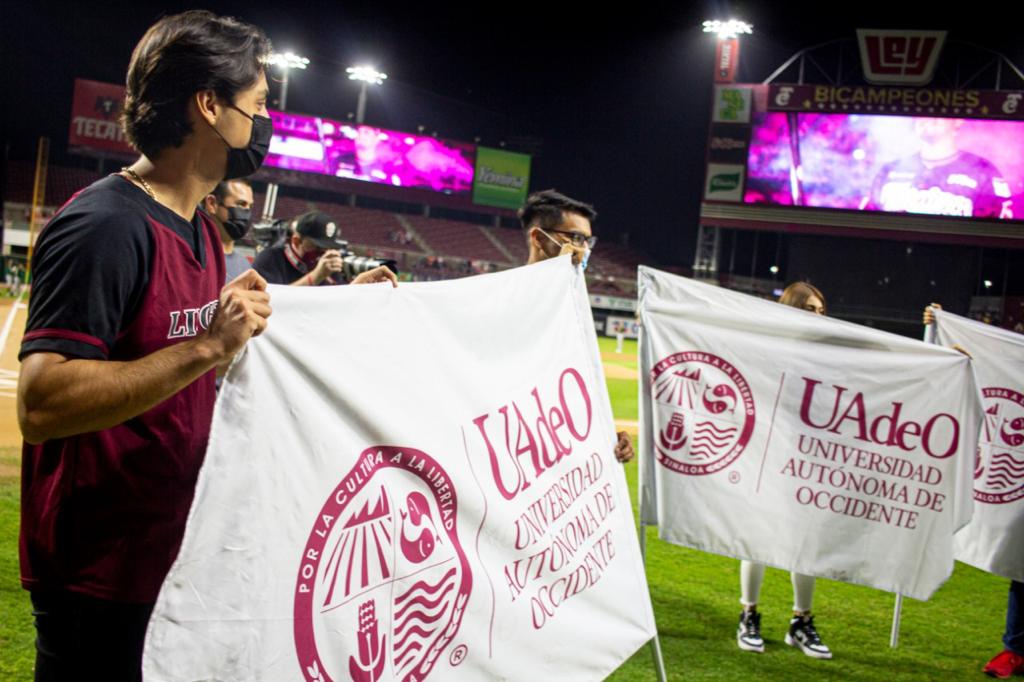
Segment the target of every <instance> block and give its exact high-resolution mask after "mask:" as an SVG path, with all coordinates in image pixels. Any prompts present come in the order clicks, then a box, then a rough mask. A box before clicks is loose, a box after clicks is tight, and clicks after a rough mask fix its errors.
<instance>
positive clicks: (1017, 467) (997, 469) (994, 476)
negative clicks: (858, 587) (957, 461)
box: [931, 310, 1024, 582]
mask: <svg viewBox="0 0 1024 682" xmlns="http://www.w3.org/2000/svg"><path fill="white" fill-rule="evenodd" d="M935 319H936V323H935V325H934V330H935V333H934V334H932V335H931V336H932V340H934V341H935V343H938V344H941V345H943V346H952V345H953V344H959V345H960V346H961V347H962V348H963V349H964V350H966V351H967V352H968V353H970V354H971V356H972V357H973V358H974V362H973V364H974V371H975V373H976V374H977V376H978V384H979V386H980V387H981V395H982V401H983V405H984V409H985V419H984V422H983V424H982V428H981V433H980V435H979V439H978V452H977V459H976V461H975V464H974V517H973V518H972V519H971V523H970V524H968V525H967V527H966V528H964V529H963V530H961V531H960V532H959V533H957V534H956V543H957V544H956V558H957V559H959V560H960V561H963V562H964V563H968V564H971V565H972V566H977V567H978V568H980V569H982V570H983V571H988V572H990V573H995V574H996V575H1001V576H1003V577H1005V578H1011V579H1013V580H1017V581H1022V582H1024V336H1021V335H1020V334H1016V333H1014V332H1010V331H1006V330H1005V329H999V328H997V327H993V326H992V325H988V324H981V323H980V322H974V321H972V320H968V319H967V318H964V317H960V316H959V315H953V314H952V313H947V312H944V311H941V310H936V311H935Z"/></svg>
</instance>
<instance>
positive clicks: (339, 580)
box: [295, 446, 473, 682]
mask: <svg viewBox="0 0 1024 682" xmlns="http://www.w3.org/2000/svg"><path fill="white" fill-rule="evenodd" d="M457 513H458V503H457V497H456V491H455V489H454V488H453V486H452V482H451V479H450V478H449V477H448V475H447V473H446V472H445V471H444V469H442V468H441V465H440V464H438V463H437V461H436V460H434V459H433V458H432V457H430V456H429V455H427V454H426V453H424V452H421V451H419V450H414V449H412V448H397V447H391V446H377V447H371V448H368V449H367V450H365V451H363V453H362V454H361V455H360V456H359V459H358V460H357V462H356V464H355V466H354V467H353V468H352V470H351V471H350V472H349V473H348V474H347V475H346V476H345V477H344V478H342V479H341V482H340V483H338V485H337V487H335V489H334V490H333V491H332V493H331V495H330V497H329V498H328V499H327V501H326V502H325V503H324V505H323V507H322V509H321V510H320V512H319V513H318V514H317V516H316V518H315V519H314V520H313V529H312V531H311V532H310V535H309V540H308V541H307V542H306V545H305V548H304V549H303V553H302V556H301V557H300V560H299V569H298V577H297V579H296V584H295V649H296V653H297V655H298V662H299V666H300V668H301V670H302V675H303V678H304V679H306V680H308V681H310V682H313V681H316V682H328V681H329V680H351V681H352V682H376V681H377V680H380V679H393V680H403V682H417V681H419V680H424V679H426V678H427V676H428V675H430V673H431V671H433V670H434V669H435V668H436V666H437V664H438V661H439V657H440V654H441V653H442V652H443V651H444V650H445V649H446V647H448V645H449V644H450V643H451V641H452V639H453V638H454V637H455V635H456V634H457V633H458V631H459V626H460V625H461V624H462V617H463V614H464V612H465V607H466V602H467V601H468V599H469V594H470V591H471V589H472V586H473V576H472V573H471V571H470V567H469V562H468V561H467V560H466V555H465V553H464V552H463V550H462V545H461V544H460V542H459V537H458V523H457ZM465 653H466V648H465V646H459V647H456V648H455V649H454V650H453V651H452V652H451V655H450V656H448V657H447V659H446V664H449V665H458V664H459V663H461V662H462V660H463V658H464V657H465ZM443 676H444V675H443V673H442V674H441V677H443Z"/></svg>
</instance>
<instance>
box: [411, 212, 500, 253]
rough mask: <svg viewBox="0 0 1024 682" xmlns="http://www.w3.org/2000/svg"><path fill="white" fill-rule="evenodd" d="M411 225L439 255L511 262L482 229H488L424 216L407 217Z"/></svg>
mask: <svg viewBox="0 0 1024 682" xmlns="http://www.w3.org/2000/svg"><path fill="white" fill-rule="evenodd" d="M406 219H407V220H408V221H409V223H410V224H411V225H412V226H413V227H414V228H415V230H416V231H417V232H418V233H419V235H420V236H421V237H422V238H423V239H424V240H425V241H426V242H427V244H429V245H430V248H432V249H433V250H434V251H435V252H436V253H439V254H444V255H450V256H460V257H462V258H472V259H477V260H486V261H491V262H493V263H507V262H508V260H509V259H508V257H507V256H505V254H503V253H502V252H501V251H499V250H498V248H497V247H495V246H494V244H493V243H491V241H490V240H489V239H488V238H487V237H486V236H484V233H483V232H482V230H485V229H487V228H485V227H482V226H480V225H473V224H471V223H463V222H459V221H456V220H444V219H440V218H424V217H423V216H407V218H406Z"/></svg>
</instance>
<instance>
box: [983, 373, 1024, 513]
mask: <svg viewBox="0 0 1024 682" xmlns="http://www.w3.org/2000/svg"><path fill="white" fill-rule="evenodd" d="M981 394H982V397H983V398H984V399H985V421H984V423H983V424H982V429H981V437H980V438H978V459H977V461H976V462H975V466H974V499H975V500H977V501H978V502H985V503H987V504H1006V503H1008V502H1014V501H1016V500H1019V499H1021V498H1022V497H1024V395H1021V394H1020V393H1018V392H1017V391H1014V390H1013V389H1009V388H999V387H990V388H985V389H982V392H981Z"/></svg>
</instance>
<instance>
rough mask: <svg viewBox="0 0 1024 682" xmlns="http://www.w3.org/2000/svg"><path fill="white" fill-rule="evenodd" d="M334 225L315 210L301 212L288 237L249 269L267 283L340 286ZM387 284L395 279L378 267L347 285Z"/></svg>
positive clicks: (339, 246) (338, 245)
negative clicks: (258, 274)
mask: <svg viewBox="0 0 1024 682" xmlns="http://www.w3.org/2000/svg"><path fill="white" fill-rule="evenodd" d="M339 236H340V232H339V230H338V225H337V223H335V222H334V219H333V218H331V217H330V216H328V215H326V214H324V213H320V212H318V211H310V212H309V213H303V214H302V215H300V216H299V217H298V218H296V219H295V220H294V221H293V222H292V234H291V236H290V237H289V238H288V239H287V240H286V241H285V243H284V244H281V245H280V246H272V247H270V248H268V249H264V250H263V251H261V252H260V254H259V255H258V256H256V260H255V262H253V267H254V268H255V269H256V272H258V273H260V274H261V275H263V277H264V278H266V280H267V282H269V283H270V284H290V285H292V286H300V287H312V286H319V285H321V284H343V283H344V276H343V275H341V274H339V273H340V272H341V271H342V267H343V265H342V260H341V250H342V249H343V248H345V243H344V242H341V241H339V240H338V237H339ZM383 281H390V282H391V283H392V284H393V285H395V286H398V278H397V277H396V276H395V273H393V272H392V271H391V270H390V269H389V268H388V267H387V266H384V265H382V266H380V267H377V268H374V269H373V270H368V271H366V272H364V273H361V274H360V275H358V276H356V277H355V278H354V279H353V280H352V281H351V282H350V284H371V283H373V282H383Z"/></svg>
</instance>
